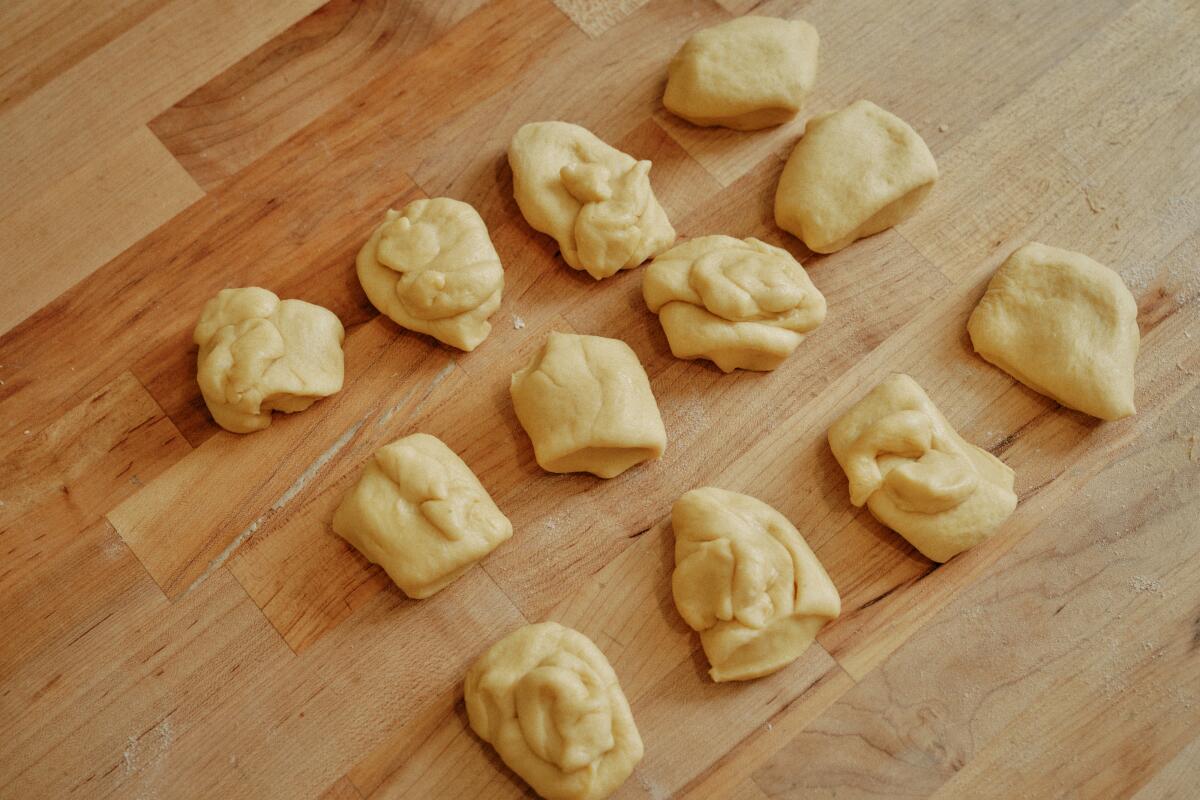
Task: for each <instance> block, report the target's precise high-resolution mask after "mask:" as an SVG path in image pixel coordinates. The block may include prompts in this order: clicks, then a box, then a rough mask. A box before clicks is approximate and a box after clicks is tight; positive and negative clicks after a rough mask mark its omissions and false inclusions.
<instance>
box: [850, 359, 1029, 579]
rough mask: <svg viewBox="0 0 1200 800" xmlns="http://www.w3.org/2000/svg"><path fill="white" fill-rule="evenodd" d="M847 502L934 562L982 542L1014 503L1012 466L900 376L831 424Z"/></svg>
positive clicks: (888, 381) (884, 384)
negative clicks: (961, 433)
mask: <svg viewBox="0 0 1200 800" xmlns="http://www.w3.org/2000/svg"><path fill="white" fill-rule="evenodd" d="M829 446H830V448H831V449H832V450H833V455H834V457H835V458H836V459H837V461H838V463H839V464H841V466H842V470H843V471H844V472H845V473H846V478H847V479H848V480H849V482H850V502H851V503H852V504H854V505H856V506H862V504H863V503H866V504H867V508H869V509H870V510H871V513H872V514H873V515H874V516H875V518H876V519H878V520H879V521H880V522H882V523H883V524H884V525H887V526H888V527H889V528H891V529H892V530H894V531H896V532H897V533H899V534H900V535H901V536H903V537H904V538H905V539H907V540H908V541H909V543H911V544H912V546H913V547H915V548H917V549H918V550H920V551H921V553H922V554H924V556H925V557H926V558H928V559H930V560H932V561H938V562H943V561H949V560H950V559H951V558H953V557H954V556H956V555H958V554H959V553H961V552H962V551H963V550H966V549H967V548H969V547H974V546H975V545H976V544H978V543H979V542H981V541H983V540H984V539H987V538H988V537H989V536H991V535H992V533H994V532H995V530H996V528H998V527H999V526H1000V523H1002V522H1004V520H1006V519H1007V518H1008V516H1009V514H1011V513H1012V512H1013V510H1014V509H1015V508H1016V507H1017V495H1016V494H1015V493H1014V492H1013V471H1012V470H1011V469H1009V468H1008V467H1007V466H1006V465H1005V464H1004V463H1003V462H1001V461H1000V460H999V459H998V458H996V457H995V456H993V455H992V454H991V453H989V452H987V451H986V450H982V449H980V448H978V447H976V446H975V445H973V444H970V443H969V442H967V441H966V440H965V439H963V438H962V437H961V436H959V435H958V433H957V432H956V431H955V430H954V429H953V428H952V427H950V423H949V422H947V421H946V418H945V417H943V416H942V412H940V411H939V410H938V409H937V406H935V405H934V404H933V401H932V400H930V399H929V395H927V394H925V390H924V389H922V388H921V387H920V385H919V384H918V383H917V382H916V381H915V380H913V379H912V378H911V377H909V376H908V375H904V374H900V373H897V374H895V375H892V376H891V377H889V378H888V379H887V380H885V381H883V383H881V384H879V385H878V386H876V387H875V388H874V389H872V390H871V391H870V393H868V394H867V396H866V397H864V398H863V399H862V400H859V401H858V402H857V403H855V404H854V406H852V407H851V408H850V410H848V411H847V412H846V413H845V414H843V415H842V416H841V417H840V418H839V419H838V420H837V421H836V422H834V423H833V426H832V427H830V429H829Z"/></svg>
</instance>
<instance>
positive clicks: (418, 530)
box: [333, 433, 512, 600]
mask: <svg viewBox="0 0 1200 800" xmlns="http://www.w3.org/2000/svg"><path fill="white" fill-rule="evenodd" d="M333 529H334V531H336V532H337V534H338V535H339V536H341V537H342V538H344V539H345V540H346V541H348V542H350V544H352V545H354V546H355V547H356V548H358V551H359V552H361V553H362V554H363V555H364V556H366V558H367V560H368V561H370V562H372V563H374V564H379V565H380V566H382V567H383V569H384V570H385V571H386V572H387V574H388V575H389V576H390V577H391V579H392V580H393V581H395V582H396V585H397V586H399V587H400V588H401V589H402V590H404V593H405V594H406V595H408V596H409V597H412V598H414V599H417V600H421V599H424V598H426V597H429V596H430V595H432V594H434V593H436V592H439V591H441V590H442V589H444V588H445V587H446V586H448V585H449V584H450V583H451V582H452V581H454V579H455V578H457V577H458V576H460V575H462V574H463V573H464V572H466V571H467V570H468V569H470V568H471V565H472V564H474V563H475V562H476V561H478V560H479V559H481V558H483V557H484V556H486V555H487V554H488V553H490V552H492V550H494V549H495V548H496V547H497V546H498V545H499V544H500V543H501V542H504V541H506V540H507V539H508V538H509V537H510V536H512V524H511V523H510V522H509V521H508V518H507V517H505V516H504V514H502V513H501V512H500V509H499V508H497V507H496V504H495V503H494V502H493V501H492V498H491V495H489V494H488V493H487V490H486V489H484V488H483V485H482V484H480V482H479V479H478V478H476V477H475V473H473V472H471V468H470V467H468V466H467V465H466V464H464V463H463V460H462V459H461V458H459V457H458V455H457V454H456V453H455V452H454V451H453V450H451V449H450V448H449V447H447V446H446V445H445V444H444V443H443V442H442V441H441V440H440V439H438V438H436V437H434V436H429V435H428V434H424V433H414V434H412V435H411V436H405V437H404V438H403V439H397V440H396V441H394V442H392V443H391V444H389V445H387V446H385V447H382V448H380V449H379V450H377V451H375V454H374V455H373V456H371V460H370V462H368V463H367V467H366V469H365V470H363V474H362V477H360V478H359V479H358V483H356V484H355V485H354V487H353V488H352V489H351V490H350V491H348V492H347V493H346V496H345V497H343V498H342V502H341V505H339V506H338V508H337V511H336V512H334V515H333Z"/></svg>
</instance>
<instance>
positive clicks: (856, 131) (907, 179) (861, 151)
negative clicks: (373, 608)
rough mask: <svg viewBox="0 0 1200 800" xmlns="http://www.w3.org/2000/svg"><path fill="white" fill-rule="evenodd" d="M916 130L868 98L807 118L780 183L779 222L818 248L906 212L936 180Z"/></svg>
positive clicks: (831, 248) (842, 242) (838, 245)
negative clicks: (801, 135)
mask: <svg viewBox="0 0 1200 800" xmlns="http://www.w3.org/2000/svg"><path fill="white" fill-rule="evenodd" d="M937 177H938V169H937V163H936V162H935V161H934V160H933V154H932V153H930V152H929V148H928V147H927V146H926V145H925V140H924V139H922V138H921V137H920V136H919V135H917V132H916V131H914V130H913V129H912V128H910V127H909V126H908V124H907V123H905V122H904V121H903V120H902V119H900V118H899V117H896V116H894V115H892V114H889V113H888V112H886V111H884V110H883V109H882V108H880V107H879V106H877V105H875V104H874V103H872V102H870V101H868V100H859V101H858V102H857V103H853V104H851V105H849V106H847V107H846V108H843V109H842V110H841V111H834V112H832V113H829V114H822V115H820V116H816V117H813V118H812V119H810V120H809V121H808V126H807V128H806V129H805V131H804V136H803V137H802V138H801V139H800V141H799V142H797V143H796V147H795V149H793V150H792V155H791V156H790V157H789V158H788V161H787V164H786V165H785V166H784V168H783V175H782V176H781V177H780V178H779V188H778V189H776V191H775V222H776V224H777V225H779V227H781V228H783V229H784V230H785V231H788V232H789V233H792V234H795V235H796V236H798V237H799V238H801V239H803V240H804V243H805V244H806V245H808V248H809V249H810V250H812V251H814V252H817V253H833V252H836V251H838V250H841V249H842V248H843V247H845V246H846V245H848V244H850V243H851V242H853V241H854V240H855V239H861V238H863V237H864V236H870V235H872V234H875V233H879V232H880V231H882V230H886V229H887V228H890V227H892V226H893V225H896V224H898V223H899V222H901V221H902V220H904V219H907V218H908V217H909V216H911V215H912V213H913V212H914V211H916V210H917V206H918V205H920V204H921V201H922V200H924V199H925V196H926V195H927V194H929V190H930V189H932V188H933V184H934V181H936V180H937Z"/></svg>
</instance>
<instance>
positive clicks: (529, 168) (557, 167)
mask: <svg viewBox="0 0 1200 800" xmlns="http://www.w3.org/2000/svg"><path fill="white" fill-rule="evenodd" d="M508 163H509V165H510V166H511V167H512V171H513V197H514V198H515V199H516V201H517V205H518V206H519V207H520V209H521V214H522V215H523V216H524V217H525V221H526V222H528V223H529V225H530V226H531V227H532V228H533V229H534V230H537V231H541V232H542V233H548V234H550V235H551V236H553V237H554V238H555V239H556V240H557V241H558V247H559V250H560V251H561V252H562V257H563V260H564V261H566V262H567V264H569V265H570V266H571V267H573V268H575V269H579V270H584V271H586V272H587V274H589V275H591V276H592V277H593V278H595V279H596V280H600V279H601V278H607V277H609V276H610V275H615V274H616V273H617V272H619V271H620V270H623V269H632V268H634V267H636V266H638V265H639V264H641V263H642V262H643V261H645V260H646V259H648V258H652V257H653V256H654V255H656V254H657V253H661V252H662V251H663V250H665V249H667V248H668V247H670V246H671V243H672V242H674V241H675V229H674V228H673V227H671V222H670V220H668V219H667V212H665V211H663V207H662V206H661V205H659V203H658V199H657V198H656V197H655V196H654V190H653V189H652V188H651V187H650V162H649V161H645V160H642V161H638V160H635V159H634V158H633V157H632V156H630V155H628V154H626V153H622V152H621V151H620V150H618V149H617V148H615V147H612V146H610V145H608V144H606V143H605V142H603V141H601V140H600V139H599V138H597V137H596V135H595V134H593V133H592V132H591V131H589V130H587V129H586V128H581V127H580V126H578V125H572V124H570V123H568V122H530V123H528V124H526V125H522V126H521V127H520V129H518V130H517V132H516V134H515V135H514V136H513V139H512V143H511V144H510V145H509V147H508Z"/></svg>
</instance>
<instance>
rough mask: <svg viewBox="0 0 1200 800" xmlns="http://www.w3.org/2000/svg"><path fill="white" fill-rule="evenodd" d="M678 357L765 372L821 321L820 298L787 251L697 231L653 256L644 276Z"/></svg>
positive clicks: (645, 287)
mask: <svg viewBox="0 0 1200 800" xmlns="http://www.w3.org/2000/svg"><path fill="white" fill-rule="evenodd" d="M642 294H643V296H644V297H645V298H646V305H647V306H649V307H650V310H651V311H653V312H655V313H656V314H658V316H659V321H660V322H661V323H662V326H663V330H664V331H665V332H666V334H667V341H668V342H670V344H671V352H672V353H674V354H675V356H676V357H677V358H707V359H709V360H710V361H713V362H715V363H716V365H717V366H718V367H720V368H721V369H723V370H724V371H725V372H732V371H733V370H735V369H755V370H771V369H775V368H776V367H778V366H779V365H780V364H781V363H782V362H783V360H784V359H785V358H787V357H788V356H789V355H791V353H792V351H793V350H795V349H796V347H797V346H799V344H800V342H802V341H804V334H806V333H808V332H809V331H811V330H813V329H814V328H816V327H817V326H818V325H820V324H821V322H822V320H824V319H825V297H824V296H823V295H822V294H821V293H820V292H818V291H817V289H816V287H815V286H813V285H812V281H810V280H809V279H808V274H807V273H806V272H805V271H804V267H802V266H800V263H799V262H798V261H796V259H794V258H792V256H791V254H790V253H789V252H788V251H786V250H782V249H780V248H778V247H772V246H771V245H769V244H767V243H765V242H760V241H759V240H758V239H745V240H739V239H734V238H732V237H730V236H701V237H700V238H699V239H692V240H691V241H689V242H684V243H683V244H680V245H676V246H675V247H672V248H671V249H670V250H668V251H667V252H665V253H662V254H661V255H659V256H658V257H657V258H655V259H654V261H653V263H651V264H650V266H649V267H648V268H647V269H646V276H645V279H644V280H643V282H642Z"/></svg>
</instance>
